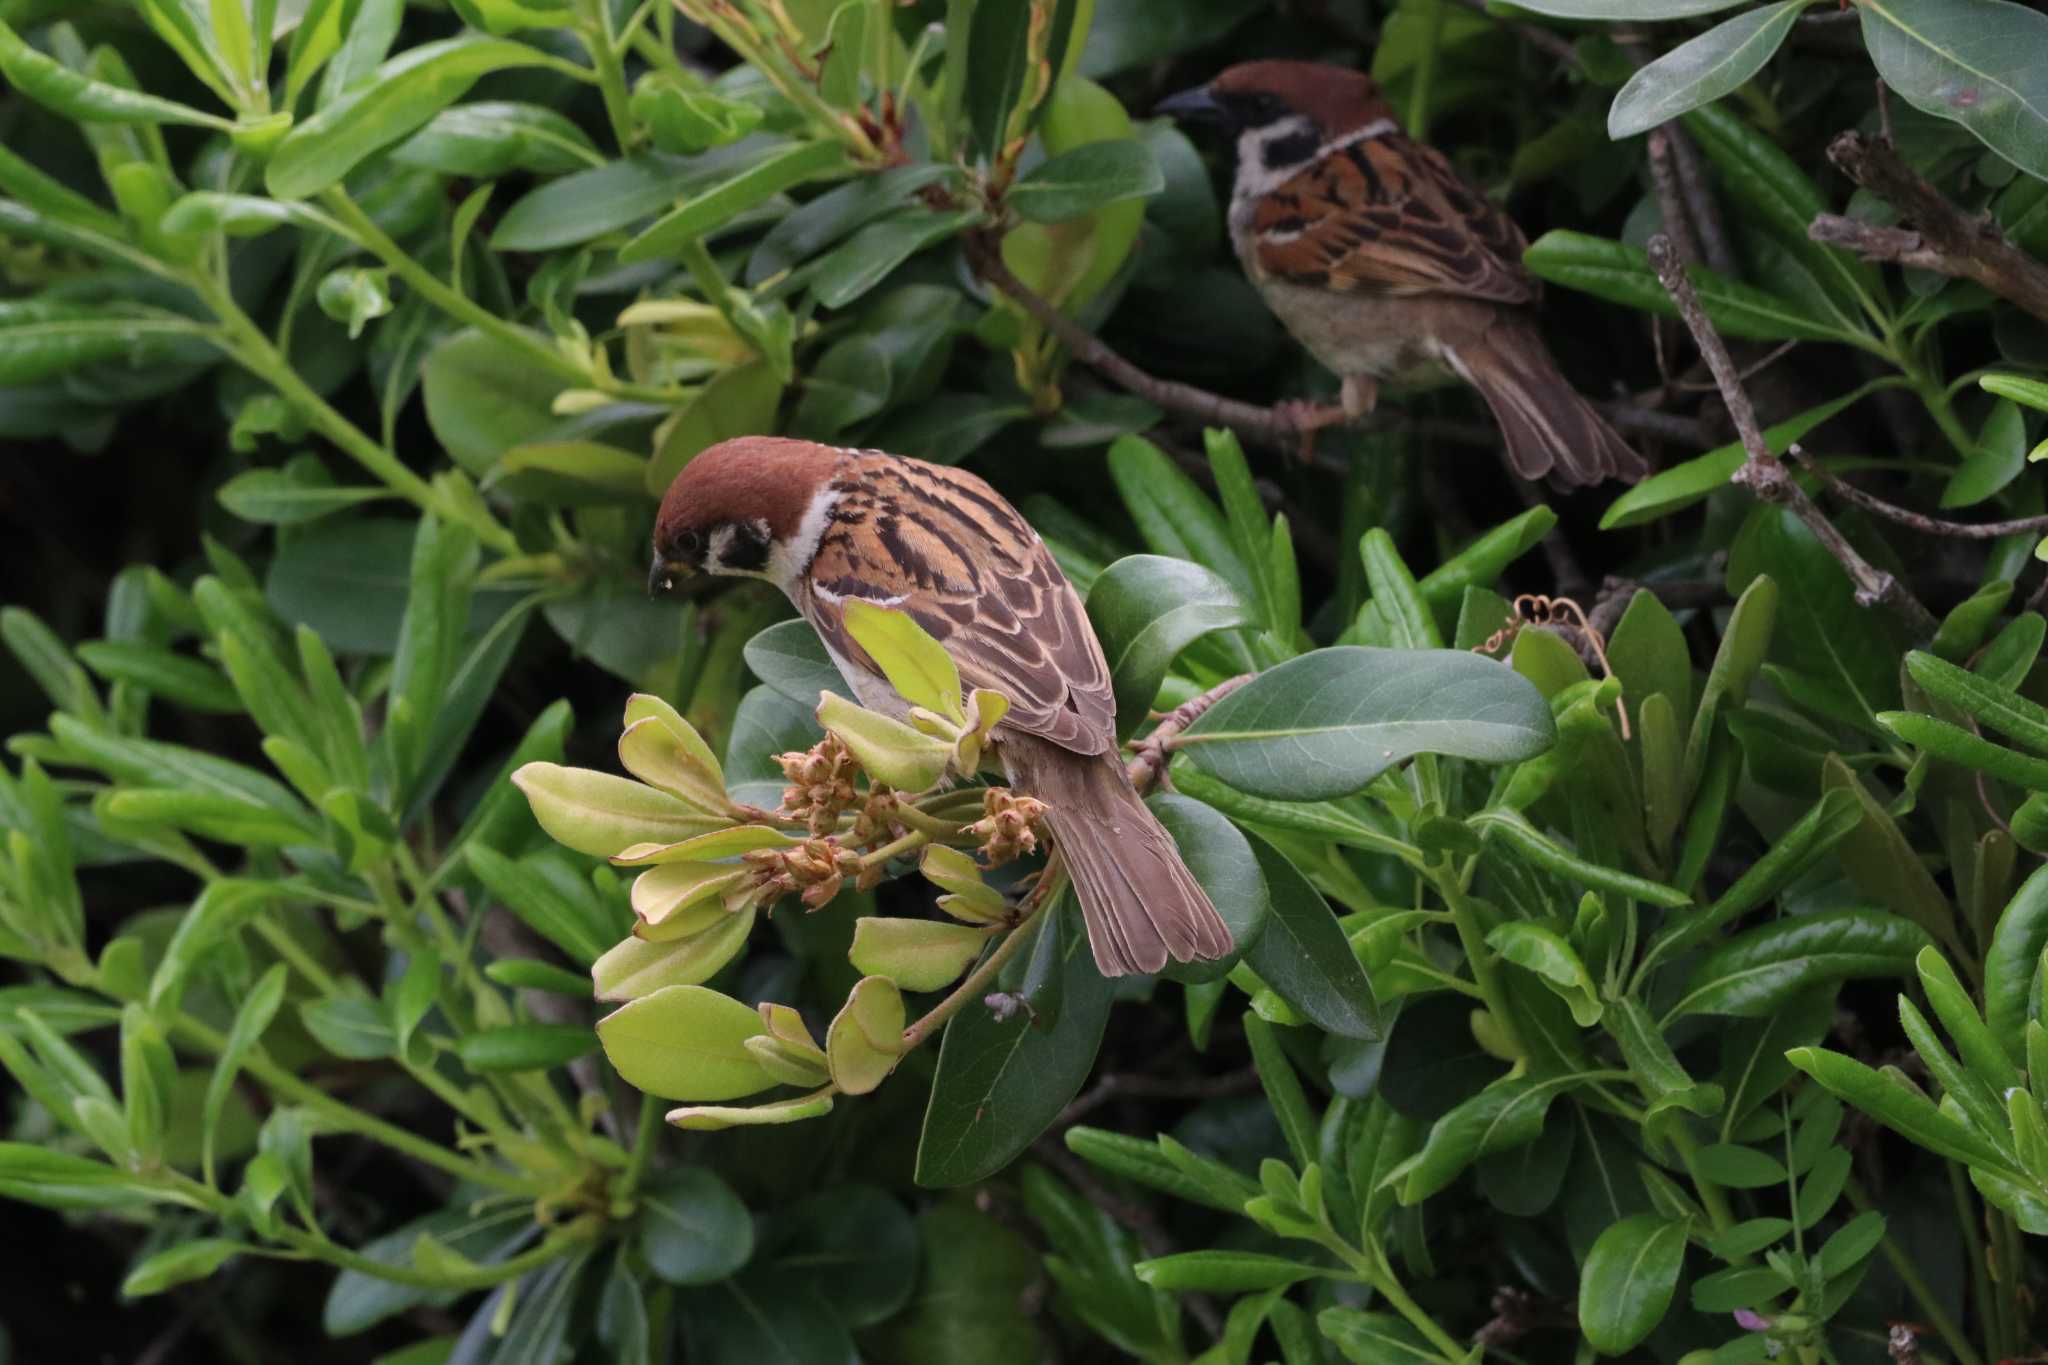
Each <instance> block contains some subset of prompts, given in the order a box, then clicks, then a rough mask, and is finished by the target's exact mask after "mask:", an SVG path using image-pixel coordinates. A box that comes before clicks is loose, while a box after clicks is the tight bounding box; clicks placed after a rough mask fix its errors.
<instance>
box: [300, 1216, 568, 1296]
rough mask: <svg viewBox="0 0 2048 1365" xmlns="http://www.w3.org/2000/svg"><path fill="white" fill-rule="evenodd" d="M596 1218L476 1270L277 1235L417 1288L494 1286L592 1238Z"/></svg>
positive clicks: (331, 1260)
mask: <svg viewBox="0 0 2048 1365" xmlns="http://www.w3.org/2000/svg"><path fill="white" fill-rule="evenodd" d="M597 1221H598V1220H597V1219H596V1218H595V1217H586V1218H579V1219H577V1220H576V1221H575V1222H573V1223H571V1224H569V1225H568V1226H567V1227H565V1228H562V1229H561V1230H559V1231H557V1232H554V1233H552V1234H550V1235H549V1236H548V1237H547V1238H545V1239H544V1240H543V1241H542V1242H541V1244H540V1245H539V1246H537V1247H534V1248H532V1249H531V1250H529V1251H523V1252H521V1253H520V1254H519V1255H517V1256H512V1257H508V1258H507V1259H505V1260H502V1261H494V1262H492V1263H491V1264H489V1265H480V1266H478V1267H477V1268H476V1269H475V1270H473V1271H459V1270H447V1271H442V1272H439V1273H436V1274H428V1273H427V1272H426V1271H424V1270H417V1269H414V1268H413V1267H412V1266H410V1265H396V1264H393V1263H391V1262H388V1261H377V1260H372V1259H371V1258H370V1257H368V1256H364V1255H362V1254H361V1253H359V1252H355V1251H351V1250H349V1249H348V1248H347V1247H344V1246H337V1245H336V1244H335V1243H333V1242H330V1241H328V1240H327V1239H326V1238H325V1237H320V1236H317V1235H315V1234H313V1233H310V1232H302V1231H300V1230H299V1229H297V1228H293V1227H286V1228H283V1229H281V1230H280V1231H279V1233H278V1236H279V1237H280V1238H281V1239H282V1240H283V1241H286V1242H289V1243H290V1244H291V1245H292V1246H294V1247H297V1248H298V1249H299V1250H301V1251H303V1252H305V1253H306V1254H307V1255H309V1256H314V1257H317V1258H318V1259H320V1260H323V1261H326V1262H327V1263H328V1264H330V1265H336V1266H340V1267H341V1268H342V1269H343V1270H353V1271H355V1272H356V1273H357V1274H360V1275H370V1276H373V1277H375V1278H376V1279H380V1280H389V1281H390V1282H391V1283H393V1284H405V1285H411V1286H413V1287H414V1288H416V1289H453V1290H466V1289H491V1288H494V1287H496V1286H498V1285H501V1284H504V1283H505V1282H506V1281H508V1280H516V1279H518V1278H519V1277H520V1276H521V1275H524V1274H525V1273H526V1272H527V1271H529V1270H538V1269H539V1268H540V1267H542V1266H544V1265H546V1264H547V1263H548V1262H550V1261H552V1260H555V1259H556V1258H557V1257H559V1256H561V1255H562V1253H563V1252H565V1251H567V1250H568V1249H569V1248H570V1247H572V1246H574V1245H575V1244H576V1243H578V1242H587V1241H590V1240H592V1238H593V1236H594V1235H595V1231H596V1227H597ZM262 1254H265V1255H271V1256H275V1255H277V1253H276V1252H269V1251H266V1252H263V1253H262ZM283 1259H295V1258H292V1257H285V1258H283Z"/></svg>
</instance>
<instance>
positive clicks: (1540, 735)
mask: <svg viewBox="0 0 2048 1365" xmlns="http://www.w3.org/2000/svg"><path fill="white" fill-rule="evenodd" d="M1555 737H1556V727H1555V725H1554V724H1553V723H1552V721H1551V718H1550V708H1549V707H1548V706H1547V705H1546V704H1545V703H1544V701H1543V697H1542V694H1540V693H1539V692H1537V691H1536V689H1535V688H1534V687H1532V686H1531V685H1530V684H1529V683H1528V681H1527V680H1526V679H1524V678H1522V677H1521V676H1519V675H1518V674H1516V673H1514V672H1513V671H1512V670H1510V669H1507V668H1504V667H1502V666H1501V665H1499V664H1497V663H1494V662H1493V661H1492V660H1489V659H1484V658H1481V657H1479V656H1478V655H1476V654H1470V653H1467V652H1465V651H1462V650H1394V649H1370V648H1364V647H1360V646H1340V647H1336V648H1331V649H1319V650H1316V651H1314V652H1313V653H1310V654H1304V655H1302V656H1301V657H1299V658H1296V659H1290V660H1288V661H1287V662H1286V663H1283V664H1281V665H1280V666H1279V667H1277V668H1273V669H1269V670H1267V671H1266V672H1264V673H1262V674H1260V675H1259V676H1258V677H1257V678H1255V679H1254V680H1253V681H1252V682H1250V683H1248V684H1246V685H1245V686H1243V687H1241V688H1239V689H1238V690H1237V691H1235V692H1233V693H1231V694H1230V695H1228V696H1226V697H1224V698H1223V699H1222V700H1221V701H1219V702H1217V703H1216V704H1215V705H1214V706H1212V707H1211V708H1209V710H1208V712H1207V713H1206V714H1204V715H1203V716H1202V717H1201V718H1200V719H1199V720H1197V721H1196V722H1195V723H1194V724H1193V725H1191V726H1189V727H1188V728H1187V729H1186V730H1185V731H1183V732H1182V734H1181V747H1182V751H1183V752H1184V753H1185V754H1186V755H1187V757H1188V758H1189V759H1190V760H1192V761H1193V763H1194V764H1195V766H1197V767H1199V768H1201V769H1202V770H1203V771H1205V772H1207V773H1209V774H1210V775H1211V776H1213V777H1217V778H1220V779H1221V780H1223V781H1224V782H1227V783H1229V784H1230V785H1231V786H1233V787H1236V788H1238V789H1239V790H1240V791H1244V792H1247V793H1249V794H1251V795H1254V796H1265V797H1270V798H1273V799H1275V800H1283V801H1314V800H1321V799H1325V798H1330V797H1338V796H1348V795H1350V794H1351V793H1353V792H1356V791H1358V790H1360V789H1361V788H1363V787H1364V786H1365V785H1366V784H1367V783H1369V782H1371V781H1372V780H1373V779H1374V778H1375V777H1377V776H1379V775H1380V774H1381V773H1382V772H1384V771H1386V770H1387V769H1388V768H1389V767H1392V766H1393V765H1394V764H1396V763H1398V762H1400V761H1401V760H1402V759H1404V758H1407V757H1409V756H1410V755H1412V754H1417V753H1438V754H1450V755H1453V756H1455V757H1459V758H1473V759H1479V760H1481V761H1484V762H1492V763H1505V762H1511V761H1514V760H1516V759H1523V758H1531V757H1534V756H1535V755H1536V754H1539V753H1541V752H1543V751H1544V750H1545V749H1547V748H1548V747H1549V746H1550V744H1551V742H1552V741H1553V739H1554V738H1555Z"/></svg>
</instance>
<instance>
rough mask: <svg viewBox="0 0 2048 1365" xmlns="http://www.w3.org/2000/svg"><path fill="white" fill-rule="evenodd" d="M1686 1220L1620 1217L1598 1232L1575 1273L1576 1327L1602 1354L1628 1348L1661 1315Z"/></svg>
mask: <svg viewBox="0 0 2048 1365" xmlns="http://www.w3.org/2000/svg"><path fill="white" fill-rule="evenodd" d="M1685 1240H1686V1223H1685V1222H1684V1220H1682V1219H1676V1218H1665V1217H1661V1216H1659V1215H1657V1214H1648V1213H1645V1214H1637V1215H1636V1216H1635V1217H1633V1218H1624V1219H1622V1220H1621V1221H1620V1222H1618V1223H1616V1224H1614V1225H1613V1226H1611V1227H1609V1228H1608V1229H1607V1231H1605V1232H1603V1233H1601V1234H1600V1237H1599V1240H1597V1241H1595V1242H1594V1243H1593V1249H1592V1252H1591V1254H1589V1255H1588V1256H1587V1257H1586V1264H1585V1267H1584V1269H1583V1270H1581V1271H1580V1274H1579V1330H1580V1331H1582V1332H1584V1333H1585V1334H1586V1340H1587V1341H1588V1342H1589V1343H1590V1344H1591V1345H1592V1346H1593V1348H1594V1349H1595V1350H1597V1351H1599V1352H1600V1353H1602V1354H1603V1355H1620V1354H1621V1353H1623V1352H1624V1351H1628V1350H1631V1349H1633V1348H1634V1347H1635V1346H1636V1345H1638V1344H1639V1343H1640V1342H1641V1341H1642V1340H1643V1339H1644V1338H1645V1337H1647V1336H1649V1335H1650V1333H1651V1332H1653V1331H1655V1330H1656V1328H1657V1324H1658V1323H1660V1322H1662V1321H1663V1320H1664V1314H1665V1313H1666V1312H1668V1311H1670V1308H1671V1299H1672V1296H1673V1295H1674V1294H1675V1293H1676V1292H1677V1290H1678V1274H1679V1271H1680V1270H1681V1269H1683V1268H1684V1265H1685Z"/></svg>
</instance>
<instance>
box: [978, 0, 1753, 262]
mask: <svg viewBox="0 0 2048 1365" xmlns="http://www.w3.org/2000/svg"><path fill="white" fill-rule="evenodd" d="M1789 2H1790V0H1788V3H1789ZM1165 188H1166V177H1165V175H1164V174H1162V173H1161V172H1160V169H1159V163H1158V162H1156V161H1154V160H1153V159H1152V152H1151V150H1150V149H1149V148H1148V147H1146V145H1145V144H1144V143H1142V142H1139V141H1137V140H1136V139H1133V138H1116V139H1110V140H1106V141H1102V142H1088V143H1083V144H1082V145H1081V146H1079V147H1076V148H1074V149H1073V150H1072V151H1070V152H1063V153H1061V154H1060V155H1059V156H1056V157H1053V158H1051V159H1049V160H1047V161H1042V162H1040V163H1039V164H1038V165H1037V166H1036V167H1034V168H1033V169H1032V170H1031V171H1030V172H1029V173H1027V174H1026V175H1024V176H1023V177H1022V178H1020V179H1019V180H1018V181H1017V182H1016V183H1015V184H1014V185H1012V186H1011V187H1010V191H1009V194H1008V195H1007V196H1006V197H1005V202H1006V203H1008V204H1009V206H1010V207H1011V208H1013V209H1015V210H1016V211H1017V215H1018V216H1019V217H1021V218H1024V219H1026V220H1028V221H1030V222H1034V223H1062V222H1065V221H1067V220H1068V219H1070V218H1079V217H1080V216H1081V215H1082V214H1084V213H1090V212H1093V211H1094V210H1096V209H1098V208H1101V207H1102V206H1103V205H1104V204H1114V203H1117V202H1119V201H1120V200H1125V199H1149V198H1151V197H1152V196H1153V195H1155V194H1158V193H1159V192H1160V191H1162V190H1164V189H1165Z"/></svg>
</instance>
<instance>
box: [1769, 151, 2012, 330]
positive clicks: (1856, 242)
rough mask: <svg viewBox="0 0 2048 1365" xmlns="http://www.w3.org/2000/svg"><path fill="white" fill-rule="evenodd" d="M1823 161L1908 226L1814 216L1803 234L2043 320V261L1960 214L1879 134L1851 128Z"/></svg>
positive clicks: (1981, 220) (1982, 220) (1983, 222)
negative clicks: (1972, 289)
mask: <svg viewBox="0 0 2048 1365" xmlns="http://www.w3.org/2000/svg"><path fill="white" fill-rule="evenodd" d="M1828 159H1829V160H1830V161H1832V162H1834V163H1835V164H1836V165H1837V166H1840V167H1841V168H1842V170H1843V171H1844V172H1846V173H1847V174H1848V176H1849V178H1850V179H1851V180H1854V181H1855V182H1856V183H1857V184H1859V185H1861V186H1863V187H1864V188H1865V189H1867V190H1869V191H1871V193H1873V194H1875V195H1877V196H1878V197H1879V198H1880V199H1883V200H1884V201H1885V202H1886V203H1888V204H1890V205H1891V206H1892V207H1893V208H1895V209H1897V210H1898V211H1899V214H1900V216H1901V217H1902V218H1904V219H1905V220H1906V221H1907V222H1909V223H1911V224H1913V228H1912V229H1906V228H1887V227H1873V226H1871V225H1869V224H1867V223H1858V222H1856V221H1854V220H1853V219H1848V218H1842V217H1838V216H1836V215H1834V214H1822V215H1821V216H1820V217H1818V218H1816V219H1814V221H1813V223H1812V225H1811V226H1810V227H1808V228H1807V236H1809V237H1811V238H1812V239H1813V240H1814V241H1816V242H1824V243H1826V244H1827V245H1829V246H1838V247H1846V248H1848V249H1850V250H1853V251H1856V252H1858V253H1860V254H1861V255H1862V256H1863V257H1864V258H1865V259H1866V260H1872V261H1891V262H1896V263H1897V264H1899V265H1909V266H1914V267H1916V268H1918V269H1921V270H1933V271H1938V272H1939V273H1941V274H1943V275H1951V276H1954V277H1955V278H1957V279H1963V280H1975V281H1976V282H1977V283H1979V284H1981V285H1983V286H1984V287H1985V288H1986V289H1989V290H1990V291H1991V292H1992V293H1994V294H1997V295H1999V296H2000V297H2001V298H2005V299H2008V300H2010V301H2011V302H2013V303H2015V304H2018V305H2019V306H2020V307H2021V308H2024V309H2026V310H2027V311H2028V312H2029V313H2032V314H2033V315H2034V316H2035V317H2037V318H2048V266H2044V265H2043V264H2042V263H2041V262H2039V261H2037V260H2035V259H2034V258H2033V257H2032V256H2030V255H2028V254H2027V253H2026V252H2024V251H2022V250H2020V249H2019V248H2018V247H2017V246H2014V245H2013V244H2012V241H2011V240H2010V239H2009V238H2007V237H2006V235H2005V233H2004V232H2003V231H2001V230H2000V228H1999V226H1998V224H1997V223H1996V222H1994V221H1993V220H1992V219H1991V218H1990V216H1989V215H1987V214H1973V213H1967V212H1965V211H1964V210H1963V209H1962V208H1960V207H1958V206H1957V205H1956V204H1955V203H1954V202H1953V201H1952V200H1950V199H1949V198H1948V196H1946V195H1944V194H1943V193H1942V192H1941V191H1940V190H1938V189H1936V188H1935V187H1934V186H1933V185H1931V184H1929V183H1928V181H1927V180H1926V179H1925V178H1924V177H1922V176H1921V175H1920V173H1919V172H1917V171H1915V170H1914V169H1913V168H1912V167H1911V166H1908V165H1907V164H1906V162H1905V159H1904V158H1902V157H1901V156H1900V155H1899V153H1898V149H1897V148H1895V147H1893V146H1892V144H1891V142H1890V141H1889V140H1887V139H1883V138H1878V139H1874V140H1873V139H1870V138H1866V137H1864V136H1863V134H1861V133H1857V132H1847V133H1843V134H1841V135H1840V136H1839V137H1837V138H1836V139H1835V140H1834V141H1833V142H1832V143H1830V144H1829V145H1828Z"/></svg>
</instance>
